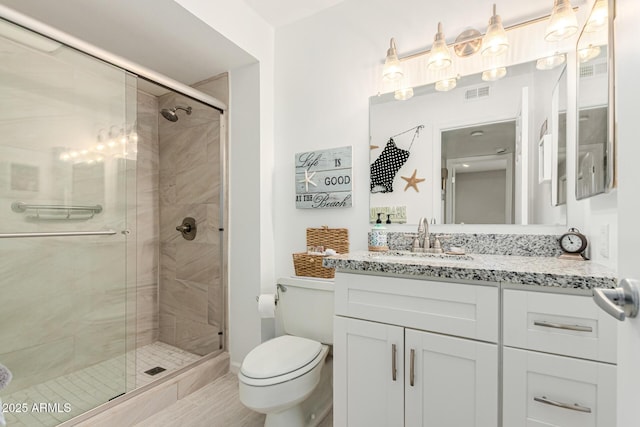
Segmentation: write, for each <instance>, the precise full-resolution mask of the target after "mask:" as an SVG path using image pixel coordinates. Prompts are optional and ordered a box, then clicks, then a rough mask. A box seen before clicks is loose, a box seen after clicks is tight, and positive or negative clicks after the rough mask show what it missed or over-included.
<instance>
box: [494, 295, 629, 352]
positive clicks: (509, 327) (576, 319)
mask: <svg viewBox="0 0 640 427" xmlns="http://www.w3.org/2000/svg"><path fill="white" fill-rule="evenodd" d="M503 303H504V330H503V333H504V345H506V346H511V347H519V348H525V349H531V350H538V351H544V352H547V353H555V354H562V355H567V356H573V357H580V358H584V359H591V360H599V361H602V362H608V363H616V353H617V352H616V350H617V331H618V325H617V322H616V320H615V319H614V318H613V317H611V316H609V315H608V314H607V313H605V312H604V311H603V310H601V309H600V308H598V306H597V305H596V304H595V302H594V301H593V299H592V298H591V297H589V296H582V295H562V294H555V293H544V292H530V291H520V290H511V289H507V290H505V291H504V301H503Z"/></svg>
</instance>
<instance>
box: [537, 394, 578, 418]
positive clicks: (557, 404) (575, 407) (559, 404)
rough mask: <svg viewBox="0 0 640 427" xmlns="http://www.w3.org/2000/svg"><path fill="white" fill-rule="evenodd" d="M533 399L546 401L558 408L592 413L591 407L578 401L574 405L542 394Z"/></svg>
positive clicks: (541, 401)
mask: <svg viewBox="0 0 640 427" xmlns="http://www.w3.org/2000/svg"><path fill="white" fill-rule="evenodd" d="M533 400H535V401H536V402H540V403H544V404H545V405H551V406H555V407H558V408H563V409H570V410H572V411H578V412H586V413H587V414H590V413H591V408H587V407H586V406H580V405H578V404H577V403H574V404H573V405H570V404H568V403H563V402H558V401H556V400H551V399H549V398H547V397H546V396H542V397H537V396H536V397H534V398H533Z"/></svg>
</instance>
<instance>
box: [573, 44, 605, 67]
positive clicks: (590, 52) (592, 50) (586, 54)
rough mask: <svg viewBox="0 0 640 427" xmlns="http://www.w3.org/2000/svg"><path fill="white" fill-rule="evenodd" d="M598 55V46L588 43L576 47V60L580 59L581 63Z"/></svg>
mask: <svg viewBox="0 0 640 427" xmlns="http://www.w3.org/2000/svg"><path fill="white" fill-rule="evenodd" d="M598 55H600V46H594V45H591V44H590V45H589V46H587V47H584V48H582V49H578V61H580V63H581V64H584V63H585V62H589V61H591V60H592V59H593V58H595V57H597V56H598Z"/></svg>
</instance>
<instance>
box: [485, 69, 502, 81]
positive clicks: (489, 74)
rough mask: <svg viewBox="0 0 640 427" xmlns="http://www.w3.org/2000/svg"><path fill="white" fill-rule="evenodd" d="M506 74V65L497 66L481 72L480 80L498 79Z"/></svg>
mask: <svg viewBox="0 0 640 427" xmlns="http://www.w3.org/2000/svg"><path fill="white" fill-rule="evenodd" d="M506 75H507V68H506V67H497V68H492V69H490V70H486V71H483V72H482V80H484V81H485V82H494V81H496V80H500V79H501V78H503V77H504V76H506Z"/></svg>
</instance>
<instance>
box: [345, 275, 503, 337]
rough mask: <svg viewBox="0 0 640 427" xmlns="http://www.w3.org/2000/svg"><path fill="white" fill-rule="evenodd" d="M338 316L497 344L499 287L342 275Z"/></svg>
mask: <svg viewBox="0 0 640 427" xmlns="http://www.w3.org/2000/svg"><path fill="white" fill-rule="evenodd" d="M335 313H336V314H337V315H340V316H347V317H355V318H358V319H366V320H373V321H376V322H381V323H388V324H392V325H401V326H405V327H410V328H415V329H420V330H424V331H432V332H439V333H443V334H448V335H455V336H459V337H465V338H473V339H477V340H482V341H488V342H497V341H498V313H499V308H498V288H497V287H493V286H483V285H468V284H461V283H451V282H436V281H432V280H419V279H407V278H398V277H384V276H372V275H367V274H351V273H340V272H338V273H336V277H335Z"/></svg>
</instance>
